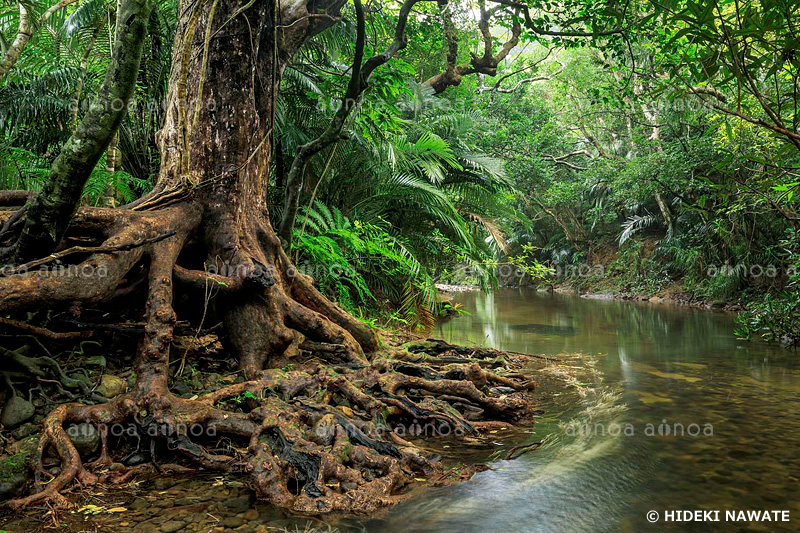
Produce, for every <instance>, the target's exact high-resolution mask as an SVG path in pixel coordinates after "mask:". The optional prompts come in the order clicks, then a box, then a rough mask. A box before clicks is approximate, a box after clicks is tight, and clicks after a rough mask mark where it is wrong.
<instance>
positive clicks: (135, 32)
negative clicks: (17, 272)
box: [15, 0, 152, 262]
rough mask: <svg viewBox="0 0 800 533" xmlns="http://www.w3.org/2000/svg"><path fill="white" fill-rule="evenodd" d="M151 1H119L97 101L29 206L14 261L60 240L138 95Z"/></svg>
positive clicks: (41, 251) (44, 251)
mask: <svg viewBox="0 0 800 533" xmlns="http://www.w3.org/2000/svg"><path fill="white" fill-rule="evenodd" d="M151 8H152V2H151V0H120V3H119V7H118V9H117V31H116V37H115V43H114V54H113V56H112V58H111V63H110V64H109V66H108V71H107V72H106V78H105V81H104V82H103V85H102V87H101V88H100V92H99V93H98V95H97V98H96V99H95V101H94V102H93V103H92V105H91V106H90V108H89V111H88V112H87V113H86V116H85V117H84V119H83V120H82V121H81V123H80V125H79V126H78V128H77V129H76V130H75V133H74V134H73V135H72V137H70V139H69V140H68V141H67V143H66V144H65V145H64V147H63V148H62V149H61V153H60V154H59V155H58V157H57V158H56V160H55V162H54V163H53V166H52V167H51V169H50V176H49V178H48V180H47V183H45V185H44V187H43V188H42V190H41V192H40V193H39V194H37V195H36V198H35V199H34V200H33V202H32V203H31V204H30V206H29V207H28V212H27V216H26V219H25V226H24V227H23V229H22V233H21V234H20V237H19V239H18V240H17V243H16V249H15V260H16V261H17V262H23V261H27V260H30V259H33V258H35V257H41V256H44V255H47V254H49V253H50V252H52V251H53V249H55V247H56V244H57V243H58V242H59V241H60V240H61V237H62V236H63V235H64V232H65V231H66V229H67V225H68V224H69V222H70V219H71V218H72V216H73V214H74V213H75V209H76V208H77V206H78V203H79V201H80V198H81V194H82V193H83V187H84V185H85V184H86V181H87V180H88V179H89V176H90V175H91V173H92V171H93V170H94V167H95V166H96V165H97V161H98V160H99V159H100V157H101V156H102V155H103V152H104V151H105V150H106V148H107V147H108V144H109V143H110V142H111V139H112V137H113V136H114V134H115V133H116V132H117V129H118V128H119V125H120V124H121V123H122V119H123V118H124V116H125V113H126V111H127V109H128V102H129V100H130V99H131V97H132V96H133V91H134V89H135V87H136V79H137V77H138V75H139V63H140V60H141V57H142V49H143V45H144V40H145V36H146V31H147V19H148V16H149V14H150V9H151Z"/></svg>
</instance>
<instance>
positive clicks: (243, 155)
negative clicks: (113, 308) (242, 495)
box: [0, 0, 535, 513]
mask: <svg viewBox="0 0 800 533" xmlns="http://www.w3.org/2000/svg"><path fill="white" fill-rule="evenodd" d="M130 1H134V0H130ZM281 5H282V6H283V7H282V11H281V12H280V13H278V12H276V10H275V2H273V1H271V0H255V1H254V2H250V3H247V4H245V6H246V7H245V8H242V7H241V6H242V3H241V2H239V1H238V0H210V1H208V2H189V1H187V2H186V3H185V5H181V6H180V11H179V12H180V13H181V18H180V20H179V22H178V30H177V36H176V41H175V47H174V61H173V65H172V72H171V74H170V84H169V86H170V93H169V95H168V99H167V109H166V118H165V124H164V127H163V129H162V130H161V131H160V133H159V136H158V141H159V146H160V148H161V153H162V168H161V172H160V176H159V179H158V181H157V183H156V186H155V187H154V189H153V191H152V192H151V193H150V194H148V195H145V196H144V197H143V198H141V199H140V200H138V201H136V202H134V203H132V204H130V205H128V206H123V208H118V209H92V208H82V209H81V210H79V211H78V212H77V214H76V215H75V216H74V217H73V218H72V223H71V225H70V231H71V232H73V233H77V232H81V231H82V232H90V233H93V234H94V235H98V234H99V235H102V236H103V238H105V241H104V242H103V245H102V246H101V247H98V248H95V249H94V253H93V254H91V255H90V256H89V257H88V258H87V259H85V260H84V261H83V262H82V263H81V264H80V266H82V267H85V266H91V267H92V271H97V272H100V267H104V268H103V271H102V272H103V275H97V276H95V277H89V278H87V279H79V280H75V279H69V278H65V277H63V276H50V275H48V273H46V272H31V273H27V272H26V271H27V269H28V268H31V270H32V267H33V266H37V265H41V264H43V263H46V262H47V261H49V260H51V259H52V258H53V256H49V257H45V258H43V259H40V260H38V261H34V262H31V263H29V264H27V265H21V266H20V267H19V269H20V272H19V273H16V272H11V273H10V274H11V275H7V276H6V277H0V302H2V305H0V311H2V312H3V313H11V312H21V311H25V310H27V309H31V308H42V307H51V306H68V305H75V302H81V303H98V302H102V301H103V300H104V299H107V298H109V297H110V296H111V295H113V293H114V291H115V290H116V288H117V287H118V286H119V285H120V283H121V282H122V281H123V280H124V279H125V278H126V276H133V275H135V273H134V272H133V270H134V267H135V266H136V265H143V264H144V265H147V270H146V278H145V279H144V281H145V282H146V285H147V289H148V292H147V303H146V308H145V313H144V320H145V327H144V336H143V339H142V341H141V344H140V346H139V350H138V353H137V358H136V363H135V367H136V383H135V385H134V387H133V390H131V391H130V392H128V393H126V394H123V395H120V396H117V397H116V398H114V399H113V400H112V401H110V402H108V403H103V404H98V405H90V406H87V405H83V404H64V405H61V406H59V407H57V408H56V409H54V410H53V411H52V412H51V413H50V414H49V415H48V416H47V418H46V419H45V421H44V432H43V435H42V439H41V442H40V446H39V449H38V452H37V457H36V461H37V464H39V465H41V457H42V455H43V453H44V450H45V449H46V448H47V447H49V446H51V445H52V446H53V447H54V448H55V449H56V451H57V453H58V455H59V456H60V457H61V460H62V468H61V470H60V473H58V474H57V475H56V476H55V477H54V478H53V479H52V480H50V481H49V482H48V483H46V484H45V485H41V486H40V487H39V488H40V489H41V492H39V493H35V494H32V495H30V496H27V497H25V498H21V499H19V500H15V501H13V502H11V505H12V506H13V507H15V508H20V507H24V506H26V505H30V504H32V503H35V502H40V501H43V500H58V499H59V498H61V496H60V495H59V492H60V491H61V490H62V489H64V488H66V487H67V486H68V485H69V484H70V483H71V482H72V481H73V479H75V478H76V477H78V478H80V479H81V480H82V481H83V482H88V481H91V480H92V479H96V477H95V476H94V474H92V473H91V472H89V470H88V469H87V468H86V467H85V466H84V464H83V462H82V459H81V457H80V454H79V453H78V452H77V450H76V449H75V446H74V445H73V444H72V442H71V440H70V439H69V437H68V435H67V433H66V431H65V429H64V426H65V424H68V423H76V422H92V423H96V424H102V425H104V426H107V425H110V424H115V423H123V422H126V421H131V420H133V421H135V422H136V423H137V424H139V426H140V427H142V430H143V431H147V432H148V433H149V434H150V435H151V437H152V435H153V433H152V431H154V430H155V431H156V433H155V435H157V436H160V437H167V438H169V439H170V441H169V442H170V450H173V451H174V452H175V453H177V454H180V455H183V456H186V457H188V458H190V459H191V460H193V461H195V462H196V463H197V464H199V465H201V466H203V467H206V468H209V469H214V470H221V471H231V470H237V469H238V470H245V471H247V472H250V474H251V476H252V481H253V487H254V488H255V490H256V493H257V494H258V495H259V496H260V497H262V498H265V499H267V500H269V501H270V502H272V503H273V504H275V505H279V506H282V507H287V508H290V509H293V510H295V511H298V512H304V513H321V512H334V511H339V512H342V511H346V512H354V511H356V512H370V511H374V510H375V509H377V508H379V507H382V506H385V505H389V504H391V503H393V502H394V501H397V498H396V493H397V490H398V489H399V488H401V487H402V486H404V485H405V484H407V483H408V482H409V481H410V480H411V479H412V478H413V477H414V476H417V477H419V476H425V477H429V476H430V475H432V474H433V473H434V472H435V471H436V468H437V463H436V459H435V458H434V457H430V456H428V455H427V454H425V453H423V451H422V450H421V449H419V448H417V447H416V446H414V445H413V444H412V443H410V442H408V441H406V440H404V439H403V438H401V437H400V436H398V435H397V434H395V433H394V432H392V431H388V432H380V431H376V427H375V426H376V425H377V424H378V423H391V422H395V421H402V423H403V424H405V425H406V426H408V425H409V424H412V425H413V424H417V425H418V426H419V423H420V422H423V423H425V422H428V423H436V424H440V426H439V427H441V424H444V425H445V427H446V428H447V431H448V433H447V434H450V432H453V434H455V435H466V434H476V433H478V432H480V431H488V430H489V428H490V427H493V426H491V425H489V426H482V425H480V424H481V422H473V420H476V419H480V418H491V419H493V420H498V419H502V420H511V421H514V420H519V419H521V418H523V417H525V416H527V415H528V414H529V413H530V409H529V408H530V406H531V405H532V402H531V401H530V400H529V399H528V397H527V392H526V391H529V390H532V389H534V388H535V382H532V381H527V380H524V379H520V378H519V376H518V375H514V371H513V370H512V367H513V368H521V367H522V365H524V364H527V363H526V362H524V361H521V360H519V359H514V358H513V357H511V356H509V361H511V362H509V363H508V364H509V365H510V366H509V368H507V369H506V371H507V372H509V373H511V374H510V375H509V377H504V376H502V375H499V374H495V373H494V372H492V371H490V370H484V368H483V366H487V367H488V366H489V365H491V364H493V363H491V361H501V363H499V364H503V363H502V361H504V360H505V359H504V358H501V357H500V354H499V353H498V352H495V351H492V350H476V349H473V348H469V349H463V350H462V352H459V351H458V347H452V346H449V345H442V346H438V347H436V348H435V349H434V348H429V350H433V351H432V353H431V354H428V355H415V354H412V353H409V352H403V351H400V352H399V353H398V356H400V357H402V358H403V359H402V360H401V359H395V360H392V359H389V358H388V355H389V354H388V353H387V354H386V357H381V358H374V360H373V361H371V362H370V361H369V360H368V358H367V357H366V356H365V352H373V351H375V350H376V349H377V348H378V340H377V336H376V335H375V333H374V331H372V330H371V329H370V328H368V327H367V326H366V325H365V324H363V323H362V322H360V321H359V320H357V319H355V318H354V317H352V316H350V315H349V314H348V313H346V312H345V311H344V310H342V309H341V308H340V307H338V306H337V305H335V304H334V303H333V302H331V301H330V300H328V299H327V298H325V297H324V296H323V295H322V294H320V293H319V292H318V291H317V290H316V289H315V288H314V286H313V284H312V280H311V279H310V278H308V277H307V276H305V275H303V274H300V273H298V272H297V271H296V269H295V268H294V266H293V265H292V263H291V261H290V260H289V258H288V257H287V255H286V253H285V252H284V250H283V249H282V248H281V243H280V241H279V239H278V237H277V235H276V234H275V231H274V230H273V228H272V225H271V223H270V219H269V211H268V206H267V187H268V183H269V175H268V172H269V168H270V161H269V160H270V153H271V142H272V133H273V124H274V117H273V113H274V109H275V101H276V98H277V92H278V88H279V84H280V77H281V73H282V71H283V69H284V67H285V66H286V63H287V62H288V61H289V60H290V58H291V56H292V54H293V53H294V52H295V51H296V50H297V49H298V48H299V47H300V46H301V45H302V44H303V42H304V41H305V40H306V39H307V38H308V37H309V36H311V35H314V34H315V33H317V32H319V31H321V30H322V29H323V28H325V27H326V26H327V25H330V24H333V23H334V22H335V21H336V20H337V16H338V12H339V9H340V8H341V6H342V2H340V1H338V0H331V1H327V0H311V1H310V2H305V1H294V2H292V1H288V0H287V1H285V2H282V4H281ZM411 6H413V1H412V0H407V2H406V4H404V9H407V10H410V9H411ZM242 9H245V10H246V11H244V12H242V11H241V10H242ZM311 14H313V15H314V16H311ZM245 15H246V16H245ZM122 20H125V19H124V18H123V19H122ZM142 20H146V17H144V18H143V19H142ZM276 28H283V30H282V31H279V32H277V33H276ZM400 33H401V32H400ZM397 42H399V40H396V43H397ZM384 60H385V59H384ZM23 198H24V197H23ZM20 199H21V198H20V197H19V196H14V195H10V196H9V197H8V198H7V201H9V202H19V201H20ZM0 201H2V198H0ZM6 216H7V215H6V214H5V212H4V211H0V222H3V221H4V220H3V218H4V217H6ZM89 251H91V250H89ZM69 252H70V251H69V250H63V251H61V252H59V254H61V255H59V257H63V256H64V255H65V254H68V253H69ZM81 252H82V253H84V254H85V253H86V250H84V249H81ZM23 267H26V268H23ZM173 282H178V285H179V287H180V289H181V290H185V291H187V292H189V293H191V292H192V291H194V294H196V295H199V296H200V297H202V296H204V295H205V294H207V292H208V290H209V287H213V289H214V292H215V294H217V296H216V298H218V302H219V304H218V305H217V308H218V309H219V310H220V314H221V316H222V319H223V322H224V325H225V326H226V332H227V337H228V339H229V342H230V348H231V349H232V350H233V351H234V352H235V354H236V355H238V357H239V360H240V364H241V367H242V369H243V370H244V372H245V374H246V375H247V376H248V378H250V380H249V381H246V382H243V383H237V384H234V385H231V386H229V387H225V388H223V389H220V390H217V391H214V392H209V393H206V394H203V395H201V396H200V397H199V398H194V399H183V398H179V397H176V396H174V395H172V394H171V393H170V391H169V370H170V361H169V351H170V345H171V341H172V335H173V328H174V325H175V323H176V320H177V314H176V312H175V310H174V309H173V293H174V286H173ZM442 344H443V343H442ZM292 345H296V346H297V347H298V349H299V350H302V351H303V352H302V353H306V355H305V356H302V357H301V356H300V355H302V353H300V354H298V357H296V358H294V359H292V362H297V363H298V365H299V366H298V367H297V369H296V370H293V371H283V370H278V369H275V368H274V367H276V366H281V363H282V361H281V360H280V358H281V357H285V352H286V351H287V349H288V348H289V347H290V346H292ZM308 352H310V356H309V355H308ZM479 352H480V353H479ZM440 353H441V354H444V355H443V356H442V357H441V358H439V357H438V356H439V354H440ZM453 353H455V354H457V355H459V357H456V358H455V359H456V361H453V357H452V356H451V354H453ZM284 361H285V359H284ZM330 365H336V367H335V371H334V369H333V368H331V366H330ZM490 384H492V385H491V386H493V385H501V386H502V387H508V388H510V390H513V391H514V392H511V393H508V391H506V392H505V393H502V394H500V393H497V394H495V393H492V392H491V386H490ZM407 391H417V393H415V394H416V396H414V397H410V396H409V395H408V392H407ZM421 393H422V394H421ZM245 394H249V396H247V398H250V399H255V400H254V405H252V406H251V409H250V410H249V412H239V411H237V410H231V409H229V408H228V409H226V408H225V402H226V401H228V400H231V399H241V398H242V397H243V396H244V395H245ZM447 402H451V403H447ZM453 402H454V403H453ZM337 404H338V405H337ZM454 406H462V409H465V408H466V409H468V411H469V412H470V413H472V414H471V415H470V418H469V419H467V418H465V416H466V415H464V414H463V413H462V412H460V411H459V410H458V409H457V408H456V407H454ZM344 407H347V409H346V410H345V409H344ZM354 410H358V412H359V415H358V417H356V416H355V415H354V413H353V412H354ZM142 413H146V416H144V415H143V414H142ZM476 413H477V414H476ZM418 421H419V422H418ZM323 422H324V425H325V427H327V428H329V429H324V428H323V431H322V433H321V432H320V425H321V424H322V423H323ZM487 423H488V422H487ZM198 424H200V425H203V426H204V427H208V428H214V431H215V434H224V435H226V436H228V437H230V438H231V439H232V440H234V441H235V442H237V444H236V446H234V447H231V449H235V450H237V451H236V452H235V455H220V454H218V453H212V452H209V451H208V450H207V449H206V448H205V447H203V446H202V445H200V444H198V443H197V442H194V441H192V439H191V438H190V435H187V433H186V431H187V429H186V428H191V427H196V425H198ZM488 424H490V423H488ZM504 425H505V423H504ZM181 428H183V430H181ZM481 428H485V429H481ZM101 437H102V439H103V442H102V448H101V450H102V451H101V457H100V459H99V460H98V461H96V463H95V464H97V465H99V466H108V464H109V463H110V462H111V459H110V457H109V455H108V453H107V452H108V450H107V446H106V441H105V436H104V434H103V433H102V432H101ZM219 453H230V452H229V451H221V452H219ZM110 470H113V469H106V470H105V472H110ZM109 475H111V474H109ZM345 484H348V485H349V486H350V487H352V488H350V489H347V490H344V489H343V486H344V485H345Z"/></svg>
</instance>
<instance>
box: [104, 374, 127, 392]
mask: <svg viewBox="0 0 800 533" xmlns="http://www.w3.org/2000/svg"><path fill="white" fill-rule="evenodd" d="M126 390H128V384H127V383H126V382H125V380H124V379H122V378H120V377H117V376H112V375H111V374H105V375H104V376H103V377H101V378H100V385H98V386H97V392H99V393H100V394H102V395H103V396H105V397H106V398H113V397H114V396H119V395H120V394H123V393H124V392H125V391H126Z"/></svg>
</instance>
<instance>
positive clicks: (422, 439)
mask: <svg viewBox="0 0 800 533" xmlns="http://www.w3.org/2000/svg"><path fill="white" fill-rule="evenodd" d="M383 338H384V340H385V342H386V343H387V345H389V346H395V347H398V346H409V343H410V344H411V345H414V344H415V343H416V345H417V346H420V345H425V343H426V342H427V343H430V341H426V340H425V339H424V338H422V337H420V336H415V335H410V334H407V333H397V332H383ZM175 342H176V345H174V346H173V354H174V355H173V358H174V361H173V362H174V365H175V369H174V371H173V385H172V392H173V393H174V394H176V395H179V396H182V397H184V398H192V397H194V396H196V395H197V394H201V393H203V392H207V391H211V390H215V389H218V388H220V387H225V386H227V385H230V384H232V383H236V382H237V381H242V380H243V379H244V377H243V376H242V375H241V373H240V372H238V371H235V370H234V369H235V368H236V365H235V361H233V360H230V361H229V360H226V359H225V358H224V357H221V356H220V351H221V350H222V347H221V344H220V341H219V339H217V338H216V336H215V335H213V334H207V335H200V336H197V335H195V336H191V335H186V336H181V335H178V336H176V341H175ZM115 350H116V351H117V352H118V353H115ZM101 352H102V353H105V354H106V357H107V359H106V357H104V356H102V355H98V353H101ZM129 352H130V346H129V345H126V344H125V343H122V344H119V345H113V346H112V345H108V346H97V345H94V344H89V345H85V346H81V347H80V353H78V352H76V351H74V350H73V351H70V352H67V353H64V354H60V357H58V360H59V362H60V363H61V364H62V366H63V369H64V371H65V372H67V373H68V374H70V375H79V374H81V373H82V374H83V375H84V377H85V379H86V380H87V382H91V383H93V386H95V387H96V389H95V390H99V391H101V392H102V393H103V395H104V396H106V397H109V398H113V397H114V396H116V395H119V394H123V393H124V392H125V390H126V389H128V388H129V387H130V386H131V385H130V383H131V382H132V380H133V379H134V376H133V374H132V373H131V371H130V370H129V369H130V364H129V362H128V360H127V359H126V357H129V356H123V355H122V354H123V353H129ZM523 355H525V354H505V355H504V356H503V357H507V358H508V359H507V360H506V362H505V363H504V364H506V365H513V366H514V368H515V370H516V371H517V372H519V373H520V374H524V375H526V376H530V379H531V380H539V379H540V377H541V376H544V378H545V379H549V376H552V374H553V373H544V374H543V373H542V371H543V369H546V368H552V367H553V365H558V364H559V362H558V360H556V359H553V358H549V357H548V358H545V357H543V356H527V355H525V357H522V356H523ZM511 361H517V362H516V363H512V362H511ZM567 368H572V367H571V366H570V367H567ZM79 370H83V372H80V371H79ZM556 374H558V375H563V370H561V369H559V370H558V372H556ZM501 388H502V387H501ZM39 392H41V391H37V394H31V395H30V397H29V400H30V403H31V404H32V405H33V407H34V412H33V413H32V414H30V413H29V415H30V416H29V417H28V418H27V419H26V420H25V421H23V422H21V423H15V424H14V427H13V428H4V430H3V431H2V432H0V437H2V452H0V492H2V493H3V496H4V497H5V498H7V497H9V495H13V494H15V493H19V491H20V490H21V489H22V488H23V487H25V486H27V485H28V484H29V483H30V473H29V472H28V471H27V463H28V460H29V458H30V456H31V454H33V453H34V451H35V449H36V447H37V445H38V442H39V437H40V433H39V432H40V425H41V424H40V423H41V420H42V419H43V417H44V416H45V415H46V414H47V412H48V411H49V410H50V409H51V408H53V407H54V406H55V405H56V404H54V403H53V402H52V401H51V400H50V399H49V398H48V397H46V396H44V395H40V394H38V393H39ZM487 392H488V390H487ZM495 392H497V391H495ZM509 392H511V391H509ZM3 401H4V402H5V399H3ZM537 403H538V401H537ZM232 408H234V409H235V406H232ZM540 414H541V413H540V412H539V411H536V410H534V411H533V413H532V416H533V417H535V416H539V415H540ZM532 425H533V418H529V419H527V420H524V421H522V420H521V421H519V422H517V423H507V422H502V423H501V422H497V423H495V424H494V425H490V426H488V427H486V428H484V429H483V430H482V431H481V432H480V433H478V434H476V435H469V436H460V437H455V436H450V437H442V436H441V435H435V436H433V437H431V436H428V435H422V436H416V437H409V436H406V438H407V439H408V440H409V441H411V442H413V443H414V444H415V445H416V446H418V447H420V448H421V449H424V450H426V451H428V452H431V453H436V454H437V455H439V456H441V463H442V467H441V469H440V470H437V472H436V473H435V474H433V475H431V476H430V478H429V479H425V478H415V479H414V480H413V482H412V483H410V484H409V485H408V486H407V487H404V488H403V491H402V495H401V497H400V498H399V499H404V498H405V497H412V496H413V495H414V494H416V493H417V492H418V491H420V490H423V489H424V487H428V486H439V485H446V484H451V483H455V482H461V481H464V480H466V479H469V478H470V477H471V476H472V475H473V474H474V473H475V472H478V471H481V470H485V469H486V468H487V467H488V466H487V464H488V463H487V461H488V460H489V459H490V458H492V457H494V458H495V459H498V458H499V459H503V458H505V456H506V453H510V454H511V455H515V454H517V453H524V452H525V451H526V450H525V449H524V447H523V448H522V449H520V450H516V449H515V448H514V446H517V445H523V446H524V444H529V442H526V440H527V441H530V438H531V435H530V432H531V428H532ZM71 437H73V435H72V434H71ZM73 441H74V442H75V444H76V447H78V448H79V450H81V453H82V454H83V453H86V454H87V455H91V454H95V453H97V450H98V447H99V442H100V439H99V436H98V435H97V434H96V432H94V433H92V432H89V434H88V435H87V434H84V433H81V434H78V435H76V436H74V437H73ZM121 452H122V455H123V456H124V457H122V456H120V450H118V451H117V454H116V455H117V456H118V457H121V459H120V461H121V463H122V464H124V465H125V466H136V465H138V464H143V463H150V462H151V456H150V455H149V454H148V453H147V452H148V450H147V446H146V445H142V446H130V445H129V446H128V449H125V450H122V451H121ZM160 460H163V461H166V460H167V458H166V457H162V458H161V459H160ZM153 462H154V461H153ZM58 465H59V460H58V458H57V457H56V456H55V454H51V455H50V456H49V458H48V457H47V456H46V460H45V466H46V468H48V469H50V470H51V471H53V469H58ZM162 466H164V465H163V464H162ZM248 479H249V478H248V477H247V476H245V475H243V474H228V475H225V476H220V475H219V474H212V473H204V472H203V471H202V470H194V469H189V468H186V469H185V471H184V473H183V474H182V475H180V474H178V475H170V476H162V475H159V474H158V473H157V472H155V471H152V472H151V475H150V476H149V477H148V476H146V475H141V476H136V477H134V478H130V479H127V480H125V482H123V483H119V484H110V483H109V484H104V483H98V484H95V485H85V486H82V485H80V484H79V483H76V484H73V486H72V487H71V488H70V489H69V491H68V492H67V493H66V494H65V495H66V496H67V501H68V502H69V507H68V508H62V509H54V508H52V507H51V506H49V505H35V506H31V507H30V508H28V509H26V510H25V511H24V512H19V513H12V512H11V511H10V510H8V509H6V508H0V530H6V531H26V532H27V531H45V530H52V529H60V530H62V531H148V532H150V531H162V532H169V531H178V530H180V531H184V530H185V531H223V530H237V531H244V532H253V531H259V532H265V531H275V530H284V528H286V527H288V524H292V527H291V530H295V528H296V526H297V524H298V518H297V517H296V516H294V517H293V516H292V515H290V514H288V513H286V512H284V511H280V510H278V509H277V508H275V507H274V506H270V505H269V504H266V503H257V502H255V501H254V495H253V492H252V491H251V490H250V489H249V488H248ZM303 527H304V526H302V525H301V526H300V530H302V528H303ZM276 528H277V529H276Z"/></svg>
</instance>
